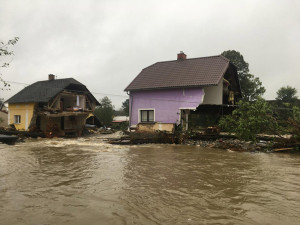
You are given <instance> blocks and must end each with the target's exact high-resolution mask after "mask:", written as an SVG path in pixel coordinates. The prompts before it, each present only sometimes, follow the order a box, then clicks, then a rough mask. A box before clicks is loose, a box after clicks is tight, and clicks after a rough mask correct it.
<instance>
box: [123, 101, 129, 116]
mask: <svg viewBox="0 0 300 225" xmlns="http://www.w3.org/2000/svg"><path fill="white" fill-rule="evenodd" d="M122 111H123V112H124V114H125V116H129V99H126V100H125V101H124V102H122Z"/></svg>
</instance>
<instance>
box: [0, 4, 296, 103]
mask: <svg viewBox="0 0 300 225" xmlns="http://www.w3.org/2000/svg"><path fill="white" fill-rule="evenodd" d="M16 36H17V37H19V38H20V40H19V42H18V44H17V45H16V46H14V47H13V50H14V53H15V55H14V57H13V61H12V62H11V65H10V67H9V68H7V69H1V72H2V74H3V75H2V76H3V78H4V79H5V80H8V81H14V82H19V83H26V84H31V83H33V82H36V81H40V80H45V79H47V76H48V74H50V73H52V74H55V75H57V78H68V77H73V78H75V79H76V80H78V81H80V82H81V83H83V84H85V85H86V86H87V88H88V89H89V90H90V91H91V92H93V93H94V95H95V97H96V98H97V99H100V98H102V97H104V96H105V95H107V96H108V97H109V98H111V100H112V101H113V104H114V105H115V106H116V108H119V107H120V106H121V103H122V102H123V101H124V100H125V99H126V93H125V92H123V90H124V88H125V87H126V86H127V85H128V84H129V83H130V82H131V81H132V80H133V79H134V77H135V76H136V75H137V74H138V73H139V72H140V71H141V70H142V69H143V68H145V67H147V66H149V65H151V64H153V63H155V62H158V61H165V60H175V59H176V54H177V53H179V52H180V51H184V52H185V53H186V54H187V57H188V58H196V57H203V56H211V55H219V54H221V53H222V52H223V51H225V50H236V51H239V52H240V53H241V54H242V55H243V56H244V59H245V60H246V61H247V62H248V63H249V65H250V72H251V73H252V74H254V75H255V76H258V77H259V78H260V80H261V81H262V82H263V85H264V86H265V88H266V90H267V91H266V93H265V95H264V97H265V98H266V99H274V98H275V97H276V91H277V90H278V89H279V88H280V87H282V86H286V85H290V86H292V87H295V88H296V89H297V90H298V92H300V63H299V60H300V1H299V0H276V1H275V0H270V1H267V0H266V1H264V0H244V1H243V0H226V1H220V0H209V1H207V0H205V1H204V0H185V1H182V0H158V1H156V0H151V1H150V0H45V1H43V0H7V1H6V0H0V40H2V41H7V40H8V39H11V38H13V37H16ZM11 85H12V86H11V91H1V90H0V92H1V95H0V97H1V98H5V99H7V98H9V97H10V96H12V95H13V94H15V93H16V92H18V91H19V90H21V89H22V88H24V85H20V84H16V83H12V84H11ZM109 94H113V95H109ZM114 95H118V96H114ZM119 95H120V96H119Z"/></svg>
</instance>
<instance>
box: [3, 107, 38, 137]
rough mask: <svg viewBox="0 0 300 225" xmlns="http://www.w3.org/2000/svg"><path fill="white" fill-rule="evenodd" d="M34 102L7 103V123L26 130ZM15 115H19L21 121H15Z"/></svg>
mask: <svg viewBox="0 0 300 225" xmlns="http://www.w3.org/2000/svg"><path fill="white" fill-rule="evenodd" d="M34 106H35V103H19V104H8V111H9V114H8V115H9V118H8V120H9V121H8V122H9V124H14V126H15V127H16V129H17V130H25V131H27V130H28V126H29V124H30V121H31V119H32V117H33V113H34ZM15 115H19V116H21V122H20V123H19V124H16V123H15Z"/></svg>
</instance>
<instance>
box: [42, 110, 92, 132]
mask: <svg viewBox="0 0 300 225" xmlns="http://www.w3.org/2000/svg"><path fill="white" fill-rule="evenodd" d="M87 116H88V114H86V115H76V113H74V115H72V116H61V117H51V116H46V115H42V116H41V122H40V130H41V131H43V132H53V133H55V134H57V135H60V136H63V135H65V133H66V132H76V133H77V134H78V135H81V133H82V130H83V128H84V125H85V121H86V118H87Z"/></svg>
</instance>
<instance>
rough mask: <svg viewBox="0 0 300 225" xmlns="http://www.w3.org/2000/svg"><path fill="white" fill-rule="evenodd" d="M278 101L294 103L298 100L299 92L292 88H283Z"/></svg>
mask: <svg viewBox="0 0 300 225" xmlns="http://www.w3.org/2000/svg"><path fill="white" fill-rule="evenodd" d="M276 94H277V97H276V100H280V101H283V102H288V103H293V102H294V101H295V100H297V99H298V97H297V96H296V95H297V90H296V88H293V87H291V86H286V87H281V88H280V89H279V90H278V91H277V92H276Z"/></svg>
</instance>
